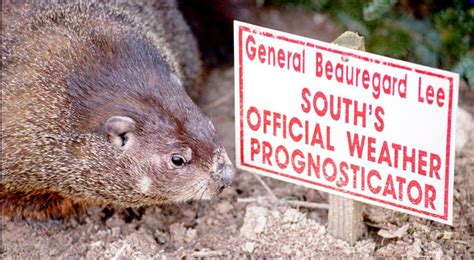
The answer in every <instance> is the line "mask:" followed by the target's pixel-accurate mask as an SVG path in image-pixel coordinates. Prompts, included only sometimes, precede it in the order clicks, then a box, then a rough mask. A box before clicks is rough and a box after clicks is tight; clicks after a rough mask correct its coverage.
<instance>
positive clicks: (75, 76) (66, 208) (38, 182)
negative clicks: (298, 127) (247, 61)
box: [0, 0, 233, 219]
mask: <svg viewBox="0 0 474 260" xmlns="http://www.w3.org/2000/svg"><path fill="white" fill-rule="evenodd" d="M54 2H57V1H54ZM60 2H61V3H49V2H48V3H41V4H31V3H24V2H22V1H14V3H10V2H5V1H4V2H2V40H3V41H2V82H1V86H2V96H1V102H2V173H1V180H0V186H1V190H0V203H1V205H2V214H3V215H20V216H25V217H33V218H38V219H42V218H48V217H61V216H65V215H70V214H73V213H76V212H79V211H81V210H82V209H83V208H84V207H86V206H88V205H91V204H98V205H110V206H117V207H138V206H144V205H153V204H160V203H168V202H179V201H186V200H190V199H206V198H211V197H213V196H214V195H215V194H216V193H217V192H218V191H219V190H220V189H221V188H222V187H224V186H226V185H228V184H229V183H230V181H231V179H232V176H233V170H232V168H231V165H230V162H229V159H228V157H227V155H226V153H225V151H224V149H223V147H222V145H221V144H220V142H219V141H218V140H217V138H216V133H215V130H214V128H213V126H212V123H211V122H210V121H209V119H208V118H207V117H206V116H204V115H203V114H202V112H201V111H200V110H199V109H198V108H197V107H196V106H195V105H194V103H193V102H192V101H191V99H190V98H189V97H188V95H187V94H186V92H185V89H186V90H187V91H188V93H191V95H196V94H197V93H198V92H199V89H198V80H199V77H200V76H199V74H200V61H199V56H198V52H197V49H196V44H195V41H194V39H193V38H192V36H191V34H190V32H189V29H188V27H187V26H186V24H185V23H184V21H183V19H182V17H181V15H180V13H179V12H178V11H177V9H176V5H175V3H174V1H170V0H167V1H157V2H148V1H143V2H142V1H138V2H137V1H135V2H133V4H129V3H126V2H125V1H120V0H118V1H95V2H94V3H92V4H90V3H89V4H76V3H71V4H68V3H62V2H63V1H60Z"/></svg>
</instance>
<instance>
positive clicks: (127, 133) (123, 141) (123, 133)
mask: <svg viewBox="0 0 474 260" xmlns="http://www.w3.org/2000/svg"><path fill="white" fill-rule="evenodd" d="M105 131H106V132H107V134H108V135H109V140H110V142H111V143H112V145H114V146H115V147H117V148H119V149H122V150H127V149H128V148H129V147H130V146H131V145H132V144H133V142H134V141H135V136H134V133H133V131H135V121H134V120H133V119H131V118H130V117H128V116H113V117H111V118H109V119H108V120H107V122H106V123H105Z"/></svg>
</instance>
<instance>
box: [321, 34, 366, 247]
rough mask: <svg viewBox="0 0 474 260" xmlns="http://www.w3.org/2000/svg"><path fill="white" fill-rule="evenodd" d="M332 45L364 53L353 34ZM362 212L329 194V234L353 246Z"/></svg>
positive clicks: (352, 203)
mask: <svg viewBox="0 0 474 260" xmlns="http://www.w3.org/2000/svg"><path fill="white" fill-rule="evenodd" d="M333 43H335V44H337V45H340V46H343V47H347V48H351V49H356V50H360V51H365V46H364V38H363V37H361V36H359V35H358V34H357V33H354V32H344V33H343V34H341V35H340V36H339V37H337V39H336V40H334V41H333ZM349 62H350V59H349ZM362 211H363V203H361V202H358V201H354V200H351V199H346V198H343V197H340V196H337V195H332V194H329V215H328V230H329V232H330V233H331V234H332V235H333V236H334V237H336V238H339V239H342V240H345V241H347V242H348V243H349V244H350V245H351V246H353V245H354V244H355V243H356V242H357V240H358V239H360V238H361V237H362V235H363V233H364V229H365V228H364V223H363V219H362Z"/></svg>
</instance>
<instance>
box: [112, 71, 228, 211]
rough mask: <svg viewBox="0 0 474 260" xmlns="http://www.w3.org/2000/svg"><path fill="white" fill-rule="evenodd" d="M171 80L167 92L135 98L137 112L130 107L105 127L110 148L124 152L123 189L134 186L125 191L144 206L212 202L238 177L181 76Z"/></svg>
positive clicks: (171, 76) (166, 83) (121, 161)
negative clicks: (189, 201) (182, 81)
mask: <svg viewBox="0 0 474 260" xmlns="http://www.w3.org/2000/svg"><path fill="white" fill-rule="evenodd" d="M167 76H168V77H169V78H168V79H166V76H164V77H163V78H162V79H164V80H163V81H162V82H161V83H160V84H161V86H160V88H161V89H162V90H165V91H158V90H157V93H158V95H149V96H147V94H145V95H143V96H136V97H133V102H129V103H128V104H133V107H131V106H128V105H126V106H125V107H127V108H126V109H124V110H122V109H119V111H120V110H121V111H120V112H119V111H117V113H116V114H115V115H112V116H110V117H108V118H107V120H105V121H104V124H103V130H104V133H105V134H106V135H107V139H108V141H109V143H110V146H111V147H112V149H115V150H116V151H119V155H118V157H117V158H116V160H118V161H119V164H120V165H121V166H122V167H123V168H122V170H124V171H126V172H127V175H128V176H127V178H125V180H126V183H121V185H124V184H125V185H130V186H129V187H125V188H128V189H130V190H131V191H132V192H130V194H129V195H130V199H132V200H134V199H140V201H139V203H140V204H154V203H167V202H184V201H188V200H201V199H211V198H213V197H214V196H215V195H217V194H218V193H219V192H220V191H221V190H223V189H224V188H225V187H227V186H229V185H230V184H231V182H232V179H233V176H234V170H233V166H232V163H231V162H230V160H229V158H228V156H227V154H226V152H225V150H224V147H223V146H222V145H221V143H220V142H219V140H218V138H217V134H216V130H215V128H214V126H213V124H212V122H211V121H210V119H209V118H208V117H207V116H205V115H204V114H203V113H202V112H201V111H200V109H199V108H198V107H197V106H196V105H194V103H193V102H192V101H191V100H190V99H189V97H188V96H187V95H186V92H185V90H184V88H183V86H182V85H181V83H180V81H179V80H178V79H177V77H176V76H175V75H174V74H173V73H170V74H168V75H167ZM124 103H127V102H124ZM117 178H120V177H119V176H117ZM118 182H120V181H119V180H118V181H117V183H118ZM133 188H136V189H133ZM123 198H124V199H125V200H126V199H127V197H126V196H125V197H123ZM123 203H125V204H127V203H128V202H127V201H124V202H123ZM136 204H137V203H136V202H132V203H131V204H130V205H136Z"/></svg>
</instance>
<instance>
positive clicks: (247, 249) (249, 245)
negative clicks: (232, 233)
mask: <svg viewBox="0 0 474 260" xmlns="http://www.w3.org/2000/svg"><path fill="white" fill-rule="evenodd" d="M242 249H243V250H244V251H245V252H247V253H250V254H251V253H253V250H255V243H254V242H246V243H245V244H244V246H243V248H242Z"/></svg>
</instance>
